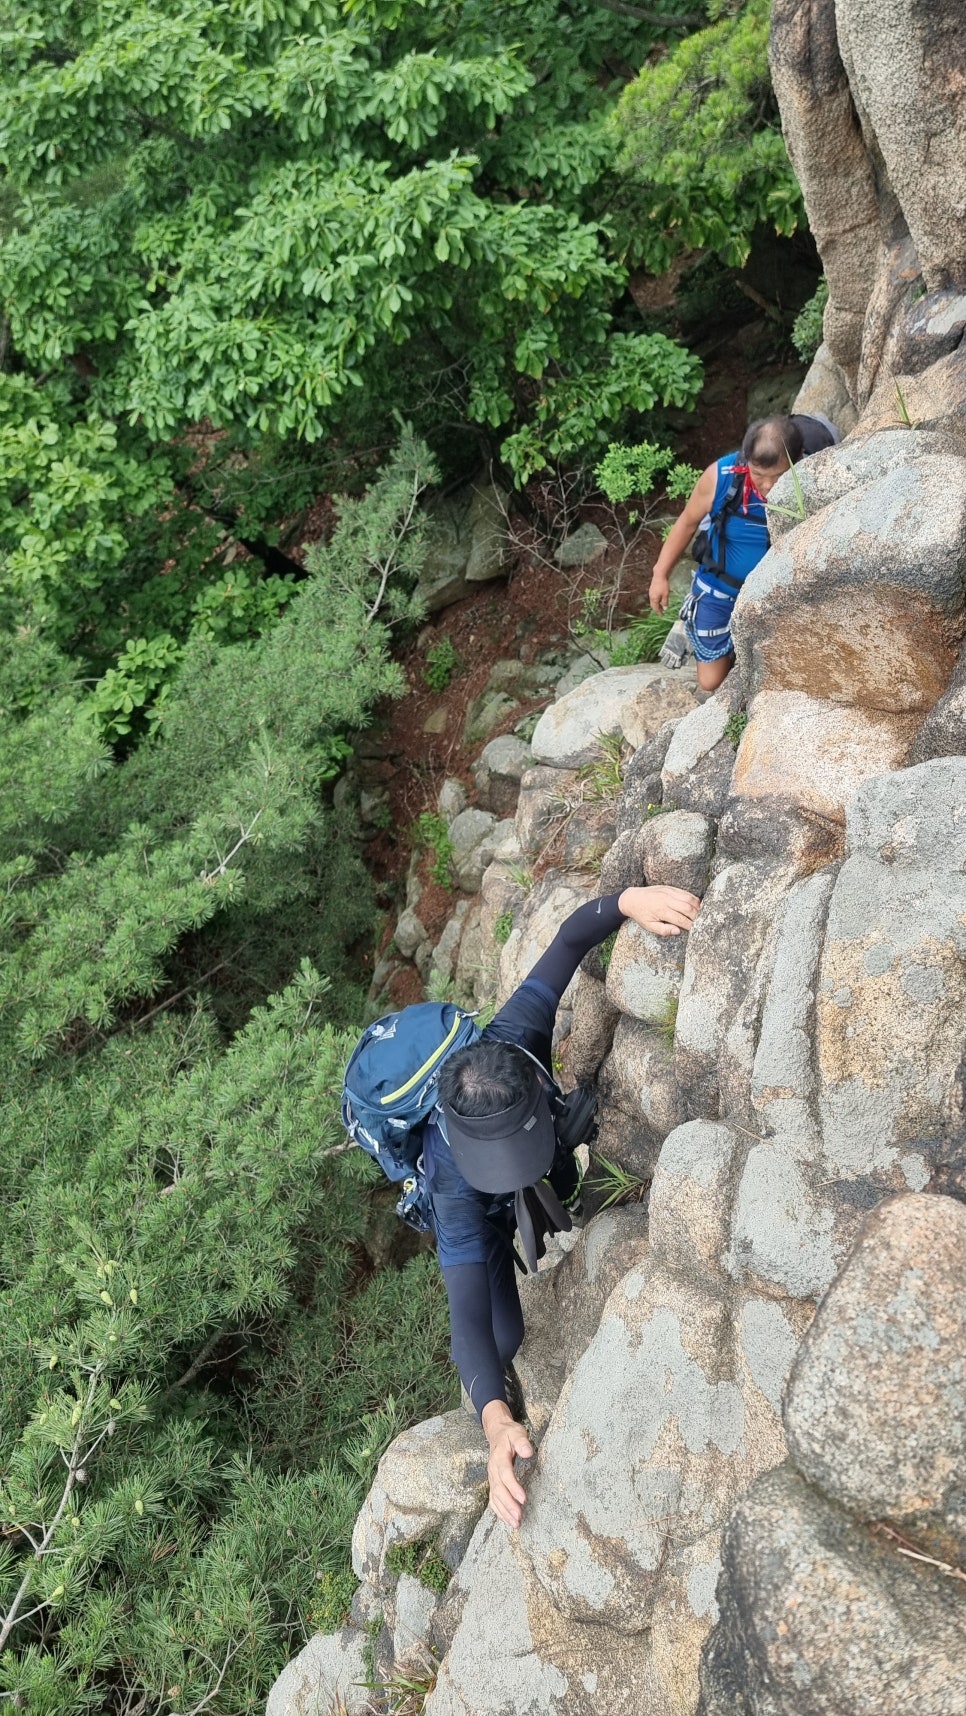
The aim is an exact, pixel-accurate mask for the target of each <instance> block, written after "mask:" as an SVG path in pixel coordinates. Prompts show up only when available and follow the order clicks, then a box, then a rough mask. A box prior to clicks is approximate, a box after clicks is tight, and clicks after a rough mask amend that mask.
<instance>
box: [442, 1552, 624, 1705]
mask: <svg viewBox="0 0 966 1716" xmlns="http://www.w3.org/2000/svg"><path fill="white" fill-rule="evenodd" d="M474 1551H475V1555H474V1576H473V1580H472V1584H471V1585H470V1587H469V1590H468V1593H467V1596H466V1600H465V1604H464V1607H463V1611H462V1618H461V1620H460V1622H459V1625H458V1627H457V1629H456V1632H455V1635H454V1637H453V1641H452V1644H451V1646H450V1649H449V1651H448V1653H447V1655H446V1657H445V1658H444V1660H443V1663H442V1665H441V1667H440V1672H439V1678H438V1681H437V1685H436V1689H435V1691H433V1692H432V1693H431V1694H430V1696H429V1697H428V1698H427V1700H426V1705H425V1716H600V1713H601V1712H602V1711H605V1710H606V1711H607V1713H608V1716H639V1713H640V1710H641V1706H642V1700H647V1699H650V1698H651V1697H653V1696H654V1694H655V1692H656V1688H655V1687H654V1684H653V1680H652V1675H651V1669H650V1651H649V1646H648V1642H647V1640H646V1639H636V1638H627V1637H615V1635H614V1634H613V1633H612V1632H611V1631H610V1630H609V1629H608V1628H606V1627H578V1626H574V1625H573V1623H572V1622H570V1621H569V1620H568V1619H567V1618H566V1617H564V1616H562V1615H560V1614H559V1613H558V1612H557V1611H556V1610H555V1609H554V1608H553V1605H552V1604H551V1603H550V1602H549V1600H548V1599H547V1597H546V1595H545V1593H544V1592H543V1591H542V1590H541V1588H540V1587H539V1585H538V1584H537V1583H536V1581H535V1580H534V1579H533V1577H532V1575H531V1574H530V1573H529V1571H528V1569H527V1568H526V1565H525V1561H524V1558H523V1556H522V1555H521V1553H520V1549H519V1546H518V1545H517V1544H515V1543H514V1540H513V1538H511V1536H510V1535H509V1534H508V1533H507V1532H506V1531H505V1530H504V1529H503V1528H502V1527H501V1526H499V1525H498V1523H497V1522H496V1521H495V1520H494V1521H493V1522H492V1525H491V1524H489V1523H486V1524H484V1525H482V1526H481V1528H480V1533H479V1542H478V1547H477V1545H474ZM653 1707H654V1708H657V1706H656V1705H654V1706H653Z"/></svg>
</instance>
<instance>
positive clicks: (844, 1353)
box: [785, 1194, 966, 1566]
mask: <svg viewBox="0 0 966 1716" xmlns="http://www.w3.org/2000/svg"><path fill="white" fill-rule="evenodd" d="M785 1425H786V1430H787V1434H788V1442H789V1452H790V1454H791V1457H792V1459H793V1460H794V1462H795V1464H796V1466H797V1467H798V1469H799V1471H800V1472H801V1473H802V1475H803V1476H804V1477H805V1478H807V1479H808V1481H809V1482H810V1483H812V1484H814V1485H816V1486H817V1487H818V1488H819V1489H821V1490H822V1491H823V1492H824V1494H825V1495H826V1496H828V1497H829V1498H830V1499H831V1500H833V1501H837V1502H839V1503H840V1504H841V1505H842V1506H843V1507H845V1508H847V1509H848V1510H849V1511H850V1512H852V1513H853V1514H855V1515H857V1516H858V1518H860V1519H864V1520H867V1521H870V1522H871V1521H876V1520H885V1521H887V1522H888V1523H889V1524H890V1525H892V1526H894V1527H895V1528H896V1529H897V1530H898V1531H900V1532H901V1533H902V1534H903V1536H904V1537H905V1538H907V1539H913V1540H914V1541H915V1543H916V1544H917V1545H919V1546H920V1547H921V1548H924V1549H925V1550H927V1551H928V1552H929V1553H930V1554H932V1555H934V1556H938V1557H939V1558H941V1559H943V1560H948V1561H952V1562H954V1563H956V1564H957V1565H959V1566H962V1565H963V1562H964V1560H966V1491H964V1486H963V1472H964V1469H966V1206H964V1205H963V1204H961V1203H957V1202H955V1201H954V1200H953V1199H952V1198H942V1197H938V1198H937V1197H926V1196H923V1195H921V1194H920V1195H912V1196H907V1197H897V1198H893V1199H890V1200H889V1201H887V1202H886V1203H883V1204H880V1205H879V1206H878V1208H877V1209H875V1210H873V1212H872V1213H871V1214H870V1215H869V1216H867V1217H866V1220H865V1222H864V1224H863V1227H862V1230H861V1233H860V1235H859V1238H858V1240H857V1242H856V1246H855V1250H854V1251H853V1253H852V1256H851V1257H850V1259H849V1261H848V1264H847V1266H846V1268H845V1269H844V1270H843V1272H842V1274H841V1276H840V1277H839V1279H838V1280H837V1281H836V1282H835V1283H834V1284H833V1286H832V1287H831V1288H830V1289H829V1291H828V1293H827V1294H826V1296H825V1298H824V1299H823V1301H822V1304H821V1306H820V1307H819V1311H818V1315H817V1317H816V1319H815V1321H814V1323H813V1324H812V1327H811V1329H810V1330H809V1332H808V1334H807V1335H806V1337H805V1341H804V1343H803V1346H802V1349H801V1352H800V1353H799V1355H798V1358H797V1360H796V1364H795V1369H794V1373H793V1376H792V1382H791V1386H790V1388H789V1391H788V1395H787V1397H786V1402H785Z"/></svg>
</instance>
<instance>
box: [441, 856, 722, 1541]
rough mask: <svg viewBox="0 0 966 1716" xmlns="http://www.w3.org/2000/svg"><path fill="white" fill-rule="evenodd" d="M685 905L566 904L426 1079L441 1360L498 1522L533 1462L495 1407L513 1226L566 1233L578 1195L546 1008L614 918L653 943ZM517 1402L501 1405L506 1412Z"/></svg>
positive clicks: (512, 1348)
mask: <svg viewBox="0 0 966 1716" xmlns="http://www.w3.org/2000/svg"><path fill="white" fill-rule="evenodd" d="M699 903H700V902H699V901H698V900H697V899H696V898H695V896H694V895H693V894H688V893H685V892H684V890H683V889H681V888H662V887H643V888H625V889H624V891H623V893H621V894H612V895H610V896H608V897H605V898H603V899H598V900H591V901H590V902H589V903H588V904H587V905H584V906H580V907H579V908H578V910H577V911H575V912H572V913H571V915H570V917H568V918H567V919H566V921H565V922H564V924H563V925H562V926H561V928H560V929H559V930H558V932H557V935H556V936H555V938H554V940H553V941H552V942H551V944H550V946H549V948H548V949H547V951H546V953H545V954H543V956H542V958H540V959H539V960H538V961H537V963H536V965H535V966H534V967H533V969H532V971H530V973H529V975H528V976H527V977H526V978H525V979H524V981H523V982H522V983H521V984H520V986H519V988H517V989H516V990H515V991H514V993H513V995H511V997H510V999H509V1000H508V1001H507V1002H506V1004H505V1005H504V1006H503V1007H501V1009H500V1011H499V1012H498V1013H497V1015H496V1017H495V1018H494V1020H493V1022H492V1024H490V1025H488V1026H487V1027H486V1029H485V1030H484V1031H483V1033H482V1036H481V1037H480V1039H479V1041H478V1042H477V1043H476V1044H474V1045H473V1046H472V1047H471V1048H467V1049H463V1050H461V1051H459V1052H458V1053H457V1054H454V1055H452V1056H451V1057H450V1059H449V1060H447V1062H446V1064H445V1066H444V1067H443V1070H442V1073H441V1074H440V1080H439V1096H440V1110H439V1113H438V1117H437V1118H436V1119H432V1120H430V1122H429V1123H428V1125H427V1126H426V1129H425V1134H424V1141H423V1150H424V1155H425V1162H426V1180H427V1185H428V1189H429V1195H430V1200H431V1206H432V1215H433V1226H434V1229H435V1232H436V1244H437V1248H438V1251H439V1260H440V1263H441V1265H442V1268H443V1279H444V1281H445V1283H446V1291H447V1294H448V1296H449V1308H450V1327H451V1333H452V1357H453V1360H454V1362H455V1364H456V1366H457V1368H458V1370H459V1373H460V1377H461V1379H462V1382H463V1386H464V1388H465V1389H466V1392H467V1394H468V1395H469V1396H470V1399H471V1400H472V1402H473V1405H474V1406H475V1408H476V1410H477V1412H478V1413H479V1414H480V1417H481V1419H482V1423H483V1429H484V1431H485V1433H486V1439H487V1441H488V1442H489V1444H490V1459H489V1480H490V1505H491V1506H492V1508H493V1511H494V1512H495V1513H496V1514H497V1515H498V1517H499V1518H500V1519H502V1520H504V1521H505V1523H506V1524H507V1525H511V1526H517V1525H519V1523H520V1519H521V1516H522V1510H523V1504H524V1502H525V1500H526V1495H525V1492H524V1490H523V1488H522V1485H521V1484H520V1483H519V1481H518V1479H517V1478H516V1477H515V1476H514V1461H515V1460H516V1459H517V1457H520V1458H521V1459H528V1458H529V1457H530V1455H531V1454H532V1453H533V1449H532V1447H531V1445H530V1441H529V1439H528V1437H527V1434H526V1431H525V1429H524V1427H523V1425H522V1424H521V1423H519V1422H518V1421H517V1419H516V1417H515V1416H514V1411H513V1410H511V1406H510V1404H509V1403H508V1399H507V1394H508V1389H507V1382H508V1380H509V1381H510V1383H511V1392H518V1385H517V1388H516V1389H515V1390H514V1389H513V1384H514V1383H515V1375H514V1373H513V1372H512V1371H511V1372H510V1373H509V1378H508V1376H507V1372H508V1367H509V1366H510V1364H511V1361H512V1359H513V1357H514V1354H515V1353H516V1351H517V1348H518V1347H519V1345H520V1343H521V1341H522V1339H523V1312H522V1310H521V1306H520V1295H519V1293H518V1291H517V1283H516V1270H515V1267H514V1253H513V1249H512V1236H513V1230H514V1225H515V1224H516V1225H517V1226H518V1227H520V1228H521V1230H522V1229H525V1228H526V1227H527V1226H528V1225H529V1223H530V1222H531V1220H532V1219H533V1218H534V1216H535V1217H536V1219H537V1223H538V1228H539V1222H540V1217H541V1214H542V1213H543V1214H545V1217H549V1220H546V1219H545V1222H544V1225H545V1226H547V1227H549V1228H551V1229H553V1228H556V1227H558V1226H559V1227H564V1228H566V1227H569V1226H570V1221H569V1219H565V1220H563V1221H560V1219H559V1215H562V1214H563V1213H564V1212H563V1211H562V1210H561V1211H560V1212H559V1215H558V1214H557V1212H556V1211H555V1210H554V1204H555V1203H556V1201H557V1199H559V1200H560V1203H561V1204H562V1205H564V1206H567V1205H568V1204H569V1205H570V1207H571V1208H572V1207H573V1205H574V1203H575V1201H576V1200H577V1198H578V1197H579V1191H580V1169H579V1166H578V1163H577V1161H576V1158H575V1156H574V1154H573V1149H574V1147H575V1146H576V1144H578V1143H579V1142H581V1139H580V1138H573V1139H572V1140H570V1141H568V1142H569V1149H567V1148H562V1147H561V1140H560V1139H559V1137H558V1136H557V1134H556V1133H555V1128H554V1118H553V1115H552V1113H551V1107H550V1103H549V1102H548V1083H549V1078H550V1077H552V1073H551V1068H552V1060H551V1052H552V1051H551V1042H552V1037H553V1026H554V1017H555V1014H556V1011H557V1007H558V1005H559V1003H560V998H561V996H562V995H563V993H564V990H565V989H566V988H567V985H568V983H569V982H570V980H571V978H572V977H573V975H574V972H575V971H576V969H577V967H578V965H579V964H580V961H581V960H582V959H583V957H584V955H585V954H586V953H588V952H589V951H590V949H591V948H592V947H596V946H597V945H598V943H599V942H602V941H604V940H605V939H606V937H607V936H609V935H611V934H612V933H613V932H614V931H615V930H616V929H618V928H619V927H620V925H621V923H622V922H623V921H624V919H625V918H631V919H632V920H633V921H634V922H635V923H637V924H640V926H641V928H642V929H646V930H650V931H651V932H652V933H653V934H654V935H660V936H675V935H680V934H681V932H682V931H685V930H689V929H690V928H691V925H692V924H693V922H694V919H695V917H696V915H697V912H698V909H699ZM523 1051H526V1052H525V1053H524V1052H523ZM531 1056H532V1057H533V1059H531V1058H530V1057H531ZM535 1063H539V1065H537V1064H535ZM541 1070H542V1072H543V1073H545V1074H547V1075H548V1077H547V1078H546V1079H544V1078H542V1077H541ZM544 1176H547V1178H548V1179H549V1182H550V1188H551V1189H550V1190H549V1195H548V1187H547V1181H546V1179H545V1178H544ZM524 1189H526V1190H524ZM533 1191H536V1192H537V1194H538V1202H539V1205H540V1206H541V1207H540V1208H535V1207H534V1204H533V1196H532V1192H533ZM521 1405H522V1403H521V1402H520V1401H519V1400H515V1401H514V1407H515V1409H516V1411H518V1412H519V1411H520V1410H521Z"/></svg>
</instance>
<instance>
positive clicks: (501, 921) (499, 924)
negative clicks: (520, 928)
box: [493, 912, 513, 947]
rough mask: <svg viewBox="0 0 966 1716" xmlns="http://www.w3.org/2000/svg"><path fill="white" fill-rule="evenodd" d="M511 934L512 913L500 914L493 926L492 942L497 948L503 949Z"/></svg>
mask: <svg viewBox="0 0 966 1716" xmlns="http://www.w3.org/2000/svg"><path fill="white" fill-rule="evenodd" d="M512 934H513V913H512V912H501V913H500V915H499V917H498V918H497V920H496V923H495V924H494V925H493V940H494V941H495V942H496V944H497V946H498V947H504V946H505V945H506V943H507V942H508V941H509V939H510V937H511V935H512Z"/></svg>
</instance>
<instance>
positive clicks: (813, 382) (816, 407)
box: [792, 340, 858, 435]
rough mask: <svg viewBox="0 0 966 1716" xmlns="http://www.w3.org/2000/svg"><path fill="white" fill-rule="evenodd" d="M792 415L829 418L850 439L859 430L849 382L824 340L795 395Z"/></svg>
mask: <svg viewBox="0 0 966 1716" xmlns="http://www.w3.org/2000/svg"><path fill="white" fill-rule="evenodd" d="M792 411H793V413H794V412H801V413H802V414H803V415H804V416H807V417H810V416H815V415H816V414H818V415H820V416H822V417H827V418H828V420H829V422H830V423H834V424H835V427H836V428H837V429H838V430H839V431H840V433H841V434H843V435H848V434H849V433H850V432H851V430H853V429H854V428H855V425H856V421H857V419H858V413H857V411H856V409H855V406H854V405H853V403H852V397H851V395H850V393H849V384H848V379H847V377H846V374H845V371H844V370H843V369H842V367H841V365H840V364H837V363H836V361H835V359H834V358H833V356H832V354H831V352H830V351H829V349H828V346H827V345H826V344H825V341H824V340H823V341H822V344H821V345H820V346H819V348H818V351H817V352H816V353H815V356H814V357H813V359H812V361H811V364H810V365H809V369H808V374H807V375H806V377H805V380H804V381H803V382H802V385H801V387H800V388H799V390H798V392H797V394H796V395H795V399H794V401H793V403H792Z"/></svg>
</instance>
